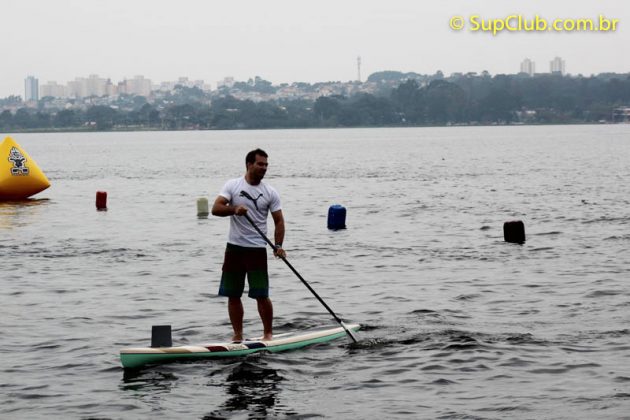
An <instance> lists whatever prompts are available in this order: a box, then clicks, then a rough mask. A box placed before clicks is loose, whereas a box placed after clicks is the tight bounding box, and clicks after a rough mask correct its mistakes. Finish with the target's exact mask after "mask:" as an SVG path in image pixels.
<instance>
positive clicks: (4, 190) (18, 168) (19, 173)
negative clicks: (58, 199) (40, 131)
mask: <svg viewBox="0 0 630 420" xmlns="http://www.w3.org/2000/svg"><path fill="white" fill-rule="evenodd" d="M48 187H50V181H48V178H46V175H44V173H43V172H42V170H41V169H39V166H37V164H36V163H35V161H34V160H33V159H31V157H30V156H29V155H28V153H26V152H25V151H24V149H22V148H21V147H20V145H19V144H17V143H16V142H15V140H13V139H12V138H11V137H7V138H6V139H4V141H3V142H2V144H0V200H22V199H25V198H28V197H30V196H31V195H33V194H37V193H38V192H40V191H43V190H45V189H46V188H48Z"/></svg>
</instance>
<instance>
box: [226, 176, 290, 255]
mask: <svg viewBox="0 0 630 420" xmlns="http://www.w3.org/2000/svg"><path fill="white" fill-rule="evenodd" d="M242 191H244V192H245V193H246V194H248V195H249V197H251V199H250V198H247V196H246V195H243V194H241V192H242ZM219 195H220V196H222V197H225V199H226V200H228V202H229V203H230V205H231V206H245V207H247V214H248V215H249V217H250V218H251V219H252V220H253V221H254V223H256V226H258V228H259V229H260V230H261V231H263V232H264V234H265V235H266V234H267V216H268V215H269V212H272V213H273V212H275V211H278V210H280V209H281V208H282V207H281V206H280V195H279V194H278V192H277V191H276V190H275V189H274V188H273V187H271V186H269V185H267V184H265V183H264V182H262V181H260V184H258V185H249V184H248V183H247V181H245V177H244V176H242V177H240V178H235V179H230V180H229V181H228V182H226V183H225V185H224V186H223V188H222V189H221V192H220V193H219ZM228 242H229V243H231V244H233V245H239V246H246V247H255V248H261V247H262V248H264V247H265V246H267V242H265V240H264V239H263V238H262V236H260V234H259V233H258V232H256V229H254V227H253V226H252V225H251V224H250V223H249V221H247V219H246V218H245V216H230V233H229V234H228Z"/></svg>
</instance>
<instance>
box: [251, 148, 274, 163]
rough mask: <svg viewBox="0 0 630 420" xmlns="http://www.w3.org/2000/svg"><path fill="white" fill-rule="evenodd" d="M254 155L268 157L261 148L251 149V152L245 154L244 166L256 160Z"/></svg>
mask: <svg viewBox="0 0 630 420" xmlns="http://www.w3.org/2000/svg"><path fill="white" fill-rule="evenodd" d="M256 155H258V156H262V157H269V156H267V153H265V151H264V150H263V149H256V150H252V151H251V152H249V153H248V154H247V156H245V166H247V164H248V163H254V162H256Z"/></svg>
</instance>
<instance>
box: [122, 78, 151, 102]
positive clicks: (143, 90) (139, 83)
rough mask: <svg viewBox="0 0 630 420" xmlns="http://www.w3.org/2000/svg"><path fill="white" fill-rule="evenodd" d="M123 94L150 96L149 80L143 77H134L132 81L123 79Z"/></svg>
mask: <svg viewBox="0 0 630 420" xmlns="http://www.w3.org/2000/svg"><path fill="white" fill-rule="evenodd" d="M124 83H125V92H124V93H127V94H129V95H139V96H145V97H146V96H149V95H151V80H150V79H145V77H144V76H135V77H134V78H133V79H125V82H124Z"/></svg>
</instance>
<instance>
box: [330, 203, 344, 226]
mask: <svg viewBox="0 0 630 420" xmlns="http://www.w3.org/2000/svg"><path fill="white" fill-rule="evenodd" d="M345 228H346V208H345V207H344V206H342V205H339V204H333V205H332V206H330V207H329V208H328V229H332V230H339V229H345Z"/></svg>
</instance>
